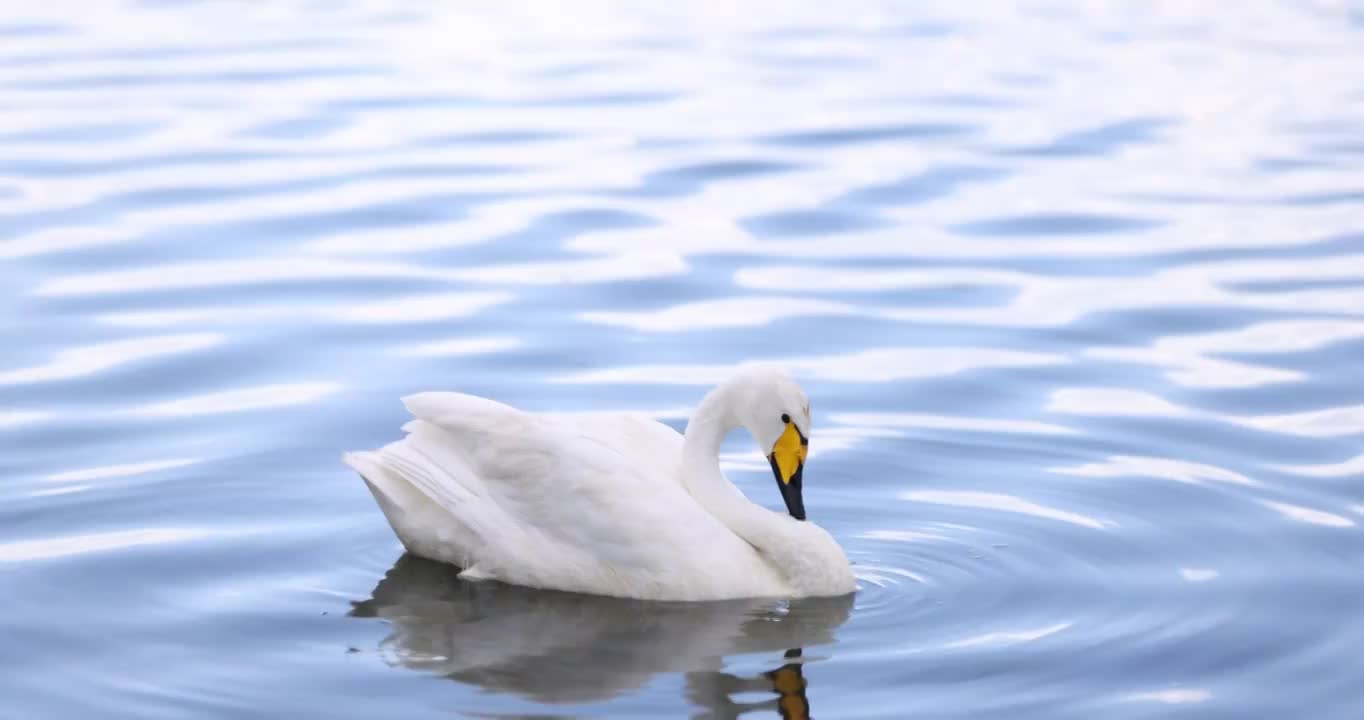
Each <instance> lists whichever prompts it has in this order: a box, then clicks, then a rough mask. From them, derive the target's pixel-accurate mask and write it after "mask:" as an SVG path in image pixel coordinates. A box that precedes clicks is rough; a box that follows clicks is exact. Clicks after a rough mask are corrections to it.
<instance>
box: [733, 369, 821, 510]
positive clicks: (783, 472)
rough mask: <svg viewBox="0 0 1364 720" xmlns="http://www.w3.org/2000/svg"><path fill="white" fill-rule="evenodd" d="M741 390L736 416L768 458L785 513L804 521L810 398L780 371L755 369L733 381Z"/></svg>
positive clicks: (744, 372)
mask: <svg viewBox="0 0 1364 720" xmlns="http://www.w3.org/2000/svg"><path fill="white" fill-rule="evenodd" d="M734 383H735V385H736V387H737V389H738V391H739V398H738V399H739V402H738V403H737V416H738V420H739V423H740V424H741V425H743V426H744V427H745V428H747V429H748V432H749V433H751V434H752V435H753V439H754V440H756V441H757V442H758V447H759V448H761V449H762V451H763V453H764V454H765V455H767V461H768V462H769V463H770V464H771V465H772V474H773V476H775V477H776V479H777V489H778V490H780V491H781V497H782V500H784V501H785V502H786V510H787V511H788V512H790V513H791V517H793V518H795V519H797V520H804V519H805V500H804V498H803V497H802V496H801V476H802V475H803V474H804V471H805V456H806V454H807V453H808V452H809V450H810V399H809V398H808V397H806V395H805V392H804V391H803V390H801V389H800V386H799V385H797V384H796V381H795V380H792V379H791V377H790V376H788V375H787V374H786V373H784V372H782V371H781V370H778V369H775V368H770V367H762V366H755V367H750V368H746V369H745V370H744V371H743V372H741V373H740V374H739V376H738V377H736V378H735V379H734Z"/></svg>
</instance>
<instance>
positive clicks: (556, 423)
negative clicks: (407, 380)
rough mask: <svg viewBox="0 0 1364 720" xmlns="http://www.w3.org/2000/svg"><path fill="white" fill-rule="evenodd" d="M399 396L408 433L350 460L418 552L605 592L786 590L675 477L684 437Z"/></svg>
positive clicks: (642, 421) (441, 397) (636, 426)
mask: <svg viewBox="0 0 1364 720" xmlns="http://www.w3.org/2000/svg"><path fill="white" fill-rule="evenodd" d="M403 403H404V405H406V407H407V409H408V411H409V412H411V413H412V415H413V417H414V419H413V420H412V421H410V422H408V423H407V424H406V425H404V426H403V429H404V431H406V433H407V436H406V437H405V438H403V439H402V440H399V441H397V442H394V443H391V444H389V445H387V446H385V447H383V448H382V449H380V450H376V451H372V452H355V453H347V455H346V456H345V460H346V462H347V463H348V464H349V465H350V466H351V467H353V468H354V469H355V470H356V471H357V472H359V473H360V475H361V476H363V477H364V479H365V481H366V483H367V484H368V485H369V487H370V490H371V491H372V492H373V494H374V496H375V499H376V500H377V501H378V503H379V506H380V508H381V509H382V510H383V512H384V515H385V517H387V519H388V521H389V523H390V524H391V525H392V526H393V529H394V532H395V533H396V534H397V535H398V537H399V539H400V540H401V541H402V543H403V545H404V546H405V547H406V548H407V549H408V551H409V552H411V553H413V554H415V555H420V556H423V557H427V558H430V559H434V560H439V561H443V562H448V563H451V564H454V565H456V566H458V567H460V568H463V569H464V572H463V576H464V577H470V578H491V579H497V580H502V581H506V582H511V583H515V584H520V585H529V586H532V587H544V588H556V589H560V590H576V591H580V592H591V593H598V594H607V595H628V596H633V597H658V598H663V597H668V598H681V599H687V598H688V597H689V596H694V598H693V599H701V598H703V597H705V598H711V597H733V596H735V595H736V594H742V595H764V594H773V593H776V592H779V591H780V588H781V581H780V579H779V578H778V577H777V576H776V575H775V574H774V572H773V571H772V570H771V569H770V568H768V567H767V566H766V564H765V563H763V562H762V561H761V558H759V557H758V556H757V553H756V552H755V551H754V550H753V548H752V546H750V545H749V544H748V543H746V542H744V541H743V540H741V539H740V538H738V537H737V536H736V535H734V533H733V532H731V531H730V530H729V529H728V528H726V527H725V526H724V525H722V524H721V523H720V522H719V521H718V520H716V519H715V518H714V517H713V516H711V515H710V514H709V513H707V512H706V511H705V510H704V509H703V508H701V506H700V505H699V504H697V503H696V501H695V500H694V499H693V498H692V497H691V495H690V494H688V493H687V491H686V489H685V488H684V487H683V486H682V484H681V483H679V482H678V480H677V478H678V463H679V462H680V459H681V448H682V436H681V435H680V434H679V433H677V432H676V431H675V430H672V429H671V428H669V427H667V426H665V425H663V424H661V423H658V422H657V421H654V420H652V419H650V418H648V417H645V416H638V415H629V414H614V413H613V414H605V413H600V414H587V415H549V414H534V413H527V412H523V411H521V410H517V409H516V408H513V407H510V406H508V405H504V404H502V403H498V402H495V401H492V400H488V399H485V398H480V397H475V396H472V395H464V394H459V393H445V392H430V393H420V394H417V395H412V396H409V397H406V398H404V399H403ZM736 577H740V578H743V579H741V580H740V581H739V583H738V584H737V585H736V580H735V578H736Z"/></svg>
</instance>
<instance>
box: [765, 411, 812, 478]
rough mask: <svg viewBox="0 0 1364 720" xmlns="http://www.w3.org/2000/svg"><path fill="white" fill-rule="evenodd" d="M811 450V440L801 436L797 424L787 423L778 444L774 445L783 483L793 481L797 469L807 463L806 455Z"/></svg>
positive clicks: (773, 448)
mask: <svg viewBox="0 0 1364 720" xmlns="http://www.w3.org/2000/svg"><path fill="white" fill-rule="evenodd" d="M809 451H810V445H809V441H808V440H806V439H805V438H804V437H801V434H800V431H799V430H797V429H796V424H795V423H790V422H789V423H786V429H785V430H783V431H782V433H781V437H779V438H777V444H775V445H773V446H772V458H773V459H774V460H776V461H777V470H778V472H780V473H781V481H782V482H783V483H790V482H791V477H792V476H794V475H795V474H796V469H797V468H799V467H800V466H801V465H804V464H805V456H806V454H808V453H809Z"/></svg>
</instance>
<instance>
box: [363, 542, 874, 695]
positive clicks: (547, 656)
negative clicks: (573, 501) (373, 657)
mask: <svg viewBox="0 0 1364 720" xmlns="http://www.w3.org/2000/svg"><path fill="white" fill-rule="evenodd" d="M455 572H456V571H455V569H454V568H452V567H450V566H447V565H443V564H440V563H433V562H429V561H426V560H422V559H420V558H416V557H412V556H404V557H402V558H400V559H399V560H398V562H397V564H395V565H394V566H393V567H392V568H391V569H390V570H389V571H388V574H387V575H385V576H384V579H383V580H381V581H379V584H378V585H377V586H376V587H375V588H374V592H373V594H372V597H371V598H370V599H369V600H365V601H362V602H357V603H354V608H353V609H352V610H351V615H353V616H356V617H379V618H383V619H385V620H387V621H388V622H389V623H390V625H391V628H392V632H390V633H389V635H388V637H386V638H385V639H384V640H383V641H382V642H381V643H380V651H381V652H382V653H383V655H384V657H385V658H386V659H387V660H388V661H389V662H390V663H391V664H394V665H400V666H403V667H407V668H411V669H414V670H423V671H428V672H433V673H438V674H441V675H445V676H446V677H449V678H451V679H454V680H458V681H459V682H462V683H468V684H471V685H476V686H478V687H480V688H483V689H486V690H490V691H495V692H504V693H512V694H515V695H519V696H521V697H524V698H527V699H530V700H534V701H537V702H544V703H562V702H587V701H599V700H604V699H608V698H611V697H615V696H617V695H620V694H622V693H624V692H626V691H629V690H633V689H635V688H639V687H641V686H643V685H644V684H645V683H647V682H648V681H649V680H650V679H651V678H652V677H653V676H654V675H656V674H658V673H683V674H684V677H685V681H686V696H687V699H688V700H689V701H691V702H692V703H694V704H696V705H698V706H700V707H701V708H704V709H705V710H706V712H707V713H708V716H712V717H736V716H738V715H739V714H740V713H747V712H750V711H753V710H761V709H769V710H771V711H775V712H777V713H779V714H780V715H781V716H782V717H786V718H804V717H808V715H809V706H808V703H807V700H806V696H805V683H806V680H805V677H804V672H803V669H802V664H801V648H804V647H808V646H811V645H819V644H824V643H829V642H831V641H832V640H833V637H834V632H835V630H837V628H838V627H839V626H840V625H842V624H843V623H844V622H845V621H846V620H847V619H848V613H849V611H850V610H851V609H852V604H853V598H852V596H851V595H849V596H845V597H840V598H819V599H804V600H790V601H776V600H738V601H727V602H705V603H681V602H677V603H670V602H647V601H639V600H625V599H619V598H603V597H595V596H591V595H578V594H573V593H561V592H551V591H543V590H531V589H527V588H520V587H515V586H511V585H503V584H501V583H495V582H467V581H463V580H460V579H458V578H457V577H455ZM783 650H784V651H786V652H785V659H786V661H787V662H785V663H784V664H782V665H781V666H780V667H777V668H775V669H773V670H771V671H769V672H766V673H763V674H761V675H758V676H756V677H751V678H743V677H738V676H735V675H731V674H729V673H725V672H722V671H721V667H722V666H723V663H724V658H725V656H727V655H733V654H739V653H764V652H779V651H783ZM755 691H756V692H767V693H771V694H772V699H770V700H768V701H764V702H757V703H750V702H736V701H735V700H733V699H732V696H734V695H736V694H738V693H751V692H755Z"/></svg>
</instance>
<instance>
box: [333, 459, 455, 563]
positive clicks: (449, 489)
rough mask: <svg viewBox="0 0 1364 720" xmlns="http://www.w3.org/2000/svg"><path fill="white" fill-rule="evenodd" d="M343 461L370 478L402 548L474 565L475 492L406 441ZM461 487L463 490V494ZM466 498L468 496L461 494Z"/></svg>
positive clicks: (369, 480) (428, 556) (371, 487)
mask: <svg viewBox="0 0 1364 720" xmlns="http://www.w3.org/2000/svg"><path fill="white" fill-rule="evenodd" d="M342 459H343V460H344V461H345V463H346V464H347V465H349V466H350V467H352V468H354V469H355V471H356V472H358V473H359V474H360V476H361V477H362V478H364V480H365V484H366V485H367V486H368V487H369V489H370V492H371V493H373V495H374V499H375V500H376V501H377V502H378V504H379V508H380V509H381V510H382V511H383V513H384V517H385V518H386V519H387V520H388V523H389V525H391V526H392V527H393V531H394V533H395V534H397V536H398V539H399V540H401V541H402V543H403V546H404V547H405V548H407V550H408V551H409V552H411V553H413V554H415V555H420V556H422V557H427V558H431V559H434V560H441V561H444V562H449V563H453V564H455V565H457V566H459V567H469V566H470V565H471V564H472V563H473V562H474V560H475V558H474V557H473V551H474V549H475V548H476V547H477V546H478V545H479V543H478V541H477V535H476V533H475V531H474V529H473V528H471V527H470V525H469V520H471V519H473V518H474V516H475V514H474V513H471V512H470V510H472V508H469V507H459V506H460V505H463V504H465V503H463V502H461V501H462V500H467V499H468V498H469V497H470V496H469V495H468V492H467V490H463V488H460V487H459V485H458V483H455V482H451V481H450V478H447V477H443V475H444V473H443V472H442V471H441V469H440V468H439V467H436V466H435V465H434V464H433V463H432V462H431V461H430V459H428V458H426V457H425V456H424V455H423V454H422V453H421V452H420V451H419V450H418V449H417V448H415V447H413V446H412V445H411V444H410V443H409V442H408V441H407V440H401V441H398V442H395V443H392V444H390V445H388V446H386V447H384V448H383V449H381V450H377V451H359V452H348V453H346V454H345V455H344V456H343V457H342ZM461 491H462V492H461ZM461 496H463V497H461Z"/></svg>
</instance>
